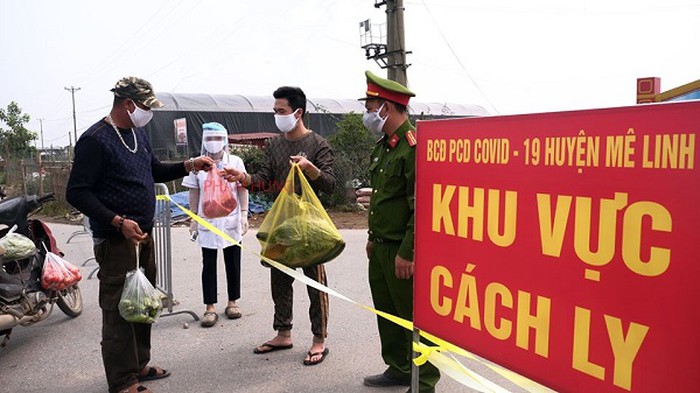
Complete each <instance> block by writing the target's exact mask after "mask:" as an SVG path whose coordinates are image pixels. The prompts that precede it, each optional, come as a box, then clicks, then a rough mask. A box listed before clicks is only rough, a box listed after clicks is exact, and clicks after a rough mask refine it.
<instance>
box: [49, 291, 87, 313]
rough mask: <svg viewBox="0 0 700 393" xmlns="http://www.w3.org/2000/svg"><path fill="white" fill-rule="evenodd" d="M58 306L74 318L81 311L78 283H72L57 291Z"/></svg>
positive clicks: (80, 294)
mask: <svg viewBox="0 0 700 393" xmlns="http://www.w3.org/2000/svg"><path fill="white" fill-rule="evenodd" d="M56 304H58V308H60V309H61V311H63V313H64V314H66V315H68V316H69V317H71V318H75V317H77V316H78V315H80V314H81V313H82V312H83V295H82V293H81V292H80V288H79V287H78V285H77V284H76V285H73V286H72V287H70V288H66V289H64V290H62V291H58V299H56Z"/></svg>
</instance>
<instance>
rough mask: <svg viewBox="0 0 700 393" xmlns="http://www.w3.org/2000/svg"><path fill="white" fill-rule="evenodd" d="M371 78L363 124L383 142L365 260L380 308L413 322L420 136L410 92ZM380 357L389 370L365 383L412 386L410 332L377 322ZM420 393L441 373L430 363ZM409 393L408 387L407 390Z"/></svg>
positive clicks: (376, 159)
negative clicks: (410, 113)
mask: <svg viewBox="0 0 700 393" xmlns="http://www.w3.org/2000/svg"><path fill="white" fill-rule="evenodd" d="M365 76H366V77H367V92H366V97H364V98H361V100H365V108H366V109H367V111H366V112H365V113H364V114H363V116H362V123H363V124H364V126H365V127H366V128H367V129H368V130H370V131H372V132H374V133H377V134H382V135H383V136H382V138H381V139H379V141H377V145H376V147H375V148H374V150H373V151H372V156H371V161H370V162H371V163H370V167H369V172H370V179H371V183H372V188H373V190H372V197H371V198H370V206H369V230H368V235H369V236H368V241H367V247H366V251H367V258H369V285H370V289H371V291H372V301H373V302H374V307H375V308H376V309H377V310H380V311H384V312H386V313H389V314H393V315H397V316H399V317H401V318H404V319H407V320H409V321H411V320H413V245H414V240H413V234H414V207H415V181H416V166H415V159H416V156H415V154H416V149H415V145H416V135H415V130H416V129H415V128H414V127H413V125H412V124H411V122H410V121H409V120H408V115H407V105H408V101H409V100H410V98H411V97H414V96H415V94H413V92H412V91H410V90H408V89H407V88H406V87H405V86H403V85H401V84H399V83H397V82H395V81H392V80H388V79H384V78H380V77H378V76H376V75H374V74H373V73H371V72H370V71H367V72H366V73H365ZM377 325H378V328H379V338H380V341H381V344H382V352H381V353H382V358H383V359H384V363H386V364H387V366H388V368H387V369H386V370H385V371H384V372H383V373H381V374H377V375H371V376H368V377H365V379H364V384H365V385H367V386H374V387H387V386H396V385H403V386H409V385H410V384H411V358H412V346H413V338H412V332H410V331H408V330H406V329H404V328H402V327H400V326H398V325H396V324H394V323H393V322H390V321H388V320H386V319H384V318H382V317H378V318H377ZM419 370H420V384H419V391H420V392H434V391H435V385H436V384H437V382H438V380H439V379H440V371H439V370H438V369H437V368H436V367H435V366H433V365H432V363H430V362H426V363H425V364H424V365H422V366H420V369H419ZM409 390H410V389H409Z"/></svg>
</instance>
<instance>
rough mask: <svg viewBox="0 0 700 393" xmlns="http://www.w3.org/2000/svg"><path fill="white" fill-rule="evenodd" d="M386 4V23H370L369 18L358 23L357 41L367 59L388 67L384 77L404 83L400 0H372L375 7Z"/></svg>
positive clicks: (385, 67) (401, 2) (403, 46)
mask: <svg viewBox="0 0 700 393" xmlns="http://www.w3.org/2000/svg"><path fill="white" fill-rule="evenodd" d="M383 5H386V24H372V23H371V21H370V20H369V19H367V20H364V21H362V22H360V44H361V47H362V49H364V50H365V57H366V58H367V60H370V59H372V60H374V61H375V62H376V63H377V65H379V67H380V68H382V69H386V70H387V78H388V79H391V80H394V81H396V82H399V83H401V84H402V85H404V86H406V85H407V81H408V80H407V76H406V69H407V68H408V67H409V66H410V64H407V63H406V55H407V54H409V53H411V52H407V51H406V49H405V39H404V23H403V11H404V9H403V0H383V1H379V0H375V2H374V7H375V8H380V7H381V6H383Z"/></svg>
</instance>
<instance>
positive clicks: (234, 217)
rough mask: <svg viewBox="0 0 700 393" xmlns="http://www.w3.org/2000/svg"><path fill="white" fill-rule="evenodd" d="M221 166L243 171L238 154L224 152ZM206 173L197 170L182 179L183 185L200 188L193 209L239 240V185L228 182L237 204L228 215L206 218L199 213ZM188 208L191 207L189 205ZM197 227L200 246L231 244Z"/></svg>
mask: <svg viewBox="0 0 700 393" xmlns="http://www.w3.org/2000/svg"><path fill="white" fill-rule="evenodd" d="M223 167H232V168H235V169H237V170H239V171H244V172H245V165H244V164H243V160H241V158H240V157H238V156H235V155H230V154H228V153H224V156H223V157H222V159H221V163H219V169H221V168H223ZM208 175H209V174H208V173H207V172H205V171H199V172H197V174H196V175H195V174H194V173H190V174H189V175H188V176H186V177H185V178H184V179H183V180H182V185H183V186H185V187H187V188H197V189H199V190H200V191H199V204H198V206H197V210H196V211H194V210H193V211H194V212H195V213H197V214H198V215H199V216H200V217H202V218H203V219H205V220H206V221H207V222H208V223H210V224H212V225H213V226H214V227H216V228H217V229H219V230H220V231H222V232H224V233H226V234H227V235H229V236H231V237H232V238H233V239H235V240H236V241H241V239H242V238H243V236H242V235H241V232H242V231H241V203H240V201H239V200H238V192H237V187H239V185H238V183H237V182H233V183H229V186H230V187H231V190H232V191H233V197H234V198H236V204H237V206H236V209H234V210H233V211H232V212H231V213H230V214H229V215H228V216H226V217H220V218H206V217H204V216H203V215H202V214H200V213H201V212H202V199H204V190H203V188H204V181H205V180H207V176H208ZM190 209H192V207H191V206H190ZM246 210H247V209H246ZM246 214H247V213H246ZM197 227H198V230H199V236H197V244H199V246H200V247H204V248H211V249H222V248H224V247H229V246H231V245H232V244H231V243H229V242H227V241H226V240H224V239H222V238H221V237H219V235H217V234H215V233H214V232H212V231H210V230H209V229H207V228H205V227H203V226H202V225H197Z"/></svg>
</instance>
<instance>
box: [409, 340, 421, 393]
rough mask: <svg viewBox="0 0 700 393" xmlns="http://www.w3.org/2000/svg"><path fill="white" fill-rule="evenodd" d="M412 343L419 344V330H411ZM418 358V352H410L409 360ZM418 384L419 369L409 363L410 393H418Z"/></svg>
mask: <svg viewBox="0 0 700 393" xmlns="http://www.w3.org/2000/svg"><path fill="white" fill-rule="evenodd" d="M413 342H414V343H418V342H420V330H418V329H416V328H413ZM417 357H418V352H416V351H412V355H411V358H412V359H415V358H417ZM419 384H420V368H419V367H418V366H416V364H415V363H413V362H411V392H415V393H417V392H418V388H419Z"/></svg>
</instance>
